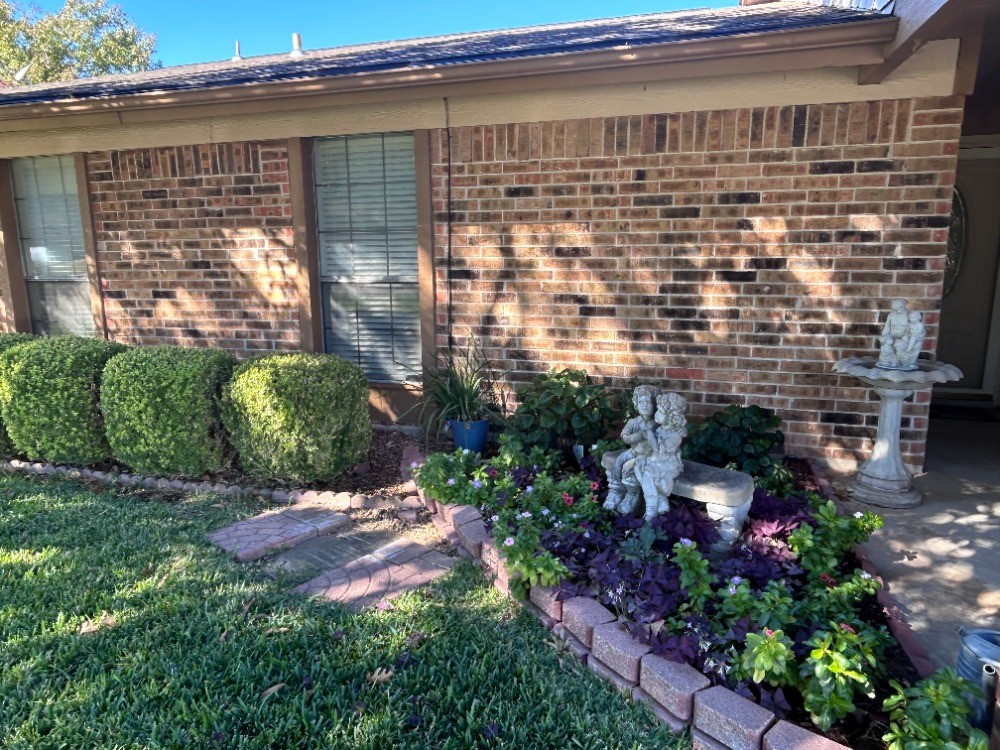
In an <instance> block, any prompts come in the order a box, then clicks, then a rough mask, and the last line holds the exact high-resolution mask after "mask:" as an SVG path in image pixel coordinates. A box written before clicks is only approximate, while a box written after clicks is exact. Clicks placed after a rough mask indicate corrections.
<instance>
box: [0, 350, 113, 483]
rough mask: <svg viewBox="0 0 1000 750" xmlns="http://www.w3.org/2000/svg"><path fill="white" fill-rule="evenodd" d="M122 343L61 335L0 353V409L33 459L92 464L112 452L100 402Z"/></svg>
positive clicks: (21, 447) (17, 444) (18, 443)
mask: <svg viewBox="0 0 1000 750" xmlns="http://www.w3.org/2000/svg"><path fill="white" fill-rule="evenodd" d="M125 348H126V347H124V346H122V345H121V344H113V343H110V342H108V341H102V340H101V339H93V338H79V337H76V336H57V337H53V338H39V339H36V340H34V341H31V342H28V343H25V344H23V345H19V346H13V347H11V348H9V349H8V350H7V351H6V352H4V353H3V354H2V355H0V411H2V413H3V420H4V423H5V424H6V426H7V431H8V434H9V435H10V439H11V441H12V442H13V444H14V446H15V447H16V448H17V450H19V451H20V452H22V453H23V454H24V455H26V456H27V457H28V458H30V459H34V460H37V459H43V460H45V461H52V462H53V463H68V464H80V465H84V466H86V465H89V464H94V463H97V462H98V461H104V460H106V459H107V458H109V457H110V455H111V449H110V447H109V446H108V442H107V439H106V438H105V436H104V420H103V417H102V415H101V410H100V408H99V405H98V398H99V395H98V394H99V389H100V382H101V373H102V372H103V371H104V366H105V364H106V363H107V361H108V360H109V359H111V357H113V356H114V355H116V354H119V353H120V352H123V351H125Z"/></svg>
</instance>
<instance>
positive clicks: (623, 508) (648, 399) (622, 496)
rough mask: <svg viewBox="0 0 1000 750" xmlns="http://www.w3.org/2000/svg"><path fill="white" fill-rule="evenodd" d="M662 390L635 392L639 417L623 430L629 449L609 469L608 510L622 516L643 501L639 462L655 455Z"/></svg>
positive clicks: (640, 388)
mask: <svg viewBox="0 0 1000 750" xmlns="http://www.w3.org/2000/svg"><path fill="white" fill-rule="evenodd" d="M659 393H660V391H659V389H657V388H655V387H654V386H651V385H640V386H638V387H637V388H636V389H635V390H634V391H632V405H633V406H634V407H635V410H636V411H637V412H638V415H637V416H635V417H632V419H630V420H628V421H627V422H626V423H625V427H623V428H622V441H623V442H624V443H625V445H626V446H628V447H627V448H626V449H625V450H624V451H622V452H621V454H619V455H618V457H617V458H616V459H615V463H614V465H613V466H612V467H611V468H609V469H608V497H607V499H606V500H605V501H604V507H605V508H607V509H608V510H613V511H616V512H618V513H631V512H632V511H633V510H635V506H636V503H637V502H638V501H639V481H638V479H637V478H636V476H635V465H636V459H638V458H643V457H647V456H650V455H652V454H653V450H654V446H655V443H656V421H655V420H654V419H653V414H654V411H655V405H656V397H657V396H658V395H659Z"/></svg>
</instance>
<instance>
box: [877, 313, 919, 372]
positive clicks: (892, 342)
mask: <svg viewBox="0 0 1000 750" xmlns="http://www.w3.org/2000/svg"><path fill="white" fill-rule="evenodd" d="M925 336H926V329H925V327H924V320H923V316H922V315H921V314H920V313H918V312H916V311H909V310H907V309H906V300H902V299H894V300H893V301H892V310H891V311H890V312H889V315H888V316H887V317H886V320H885V325H884V326H883V327H882V335H881V336H879V340H878V347H879V357H878V366H879V367H881V368H882V369H885V370H915V369H917V364H916V362H917V357H918V356H919V355H920V350H921V349H922V348H923V345H924V337H925Z"/></svg>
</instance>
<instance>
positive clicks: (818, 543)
mask: <svg viewBox="0 0 1000 750" xmlns="http://www.w3.org/2000/svg"><path fill="white" fill-rule="evenodd" d="M811 499H812V503H813V508H814V510H813V512H812V517H813V519H814V520H815V525H810V524H802V525H801V526H799V528H797V529H795V531H793V532H792V533H791V534H790V535H789V537H788V546H789V547H790V548H791V549H792V551H793V552H794V553H795V554H796V555H798V557H799V562H800V563H801V565H802V567H803V568H804V569H805V570H806V571H807V572H810V573H813V574H816V575H821V574H829V573H831V572H832V571H833V570H834V569H835V568H836V566H837V565H838V563H839V562H840V560H841V559H843V557H844V556H845V555H846V554H848V553H849V552H851V551H852V550H853V549H854V547H855V546H857V545H858V544H862V543H864V542H866V541H867V540H868V538H869V537H870V536H871V535H872V534H873V533H874V532H875V531H877V530H878V529H880V528H882V517H881V516H878V515H876V514H874V513H870V512H868V511H865V512H861V511H858V512H857V513H855V514H854V515H853V516H843V515H840V514H839V513H838V512H837V506H836V505H834V503H833V501H832V500H827V501H825V502H824V501H822V500H820V499H819V498H818V497H816V496H814V497H812V498H811Z"/></svg>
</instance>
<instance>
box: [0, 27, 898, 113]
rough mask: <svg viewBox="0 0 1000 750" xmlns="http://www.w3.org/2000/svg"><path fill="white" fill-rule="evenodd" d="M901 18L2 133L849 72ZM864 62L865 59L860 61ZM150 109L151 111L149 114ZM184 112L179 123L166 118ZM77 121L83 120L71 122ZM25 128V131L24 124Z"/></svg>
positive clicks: (131, 105)
mask: <svg viewBox="0 0 1000 750" xmlns="http://www.w3.org/2000/svg"><path fill="white" fill-rule="evenodd" d="M897 23H898V22H897V20H896V19H895V18H893V17H890V16H886V17H880V18H875V19H872V20H871V21H864V22H854V23H850V24H840V25H835V26H824V27H814V28H806V29H796V30H793V31H783V32H773V33H768V34H744V35H738V36H730V37H724V38H719V39H703V40H695V41H687V42H674V43H670V44H659V45H649V46H642V47H634V48H632V47H627V46H626V47H622V48H618V49H614V50H602V51H598V52H582V53H568V54H564V55H551V56H546V57H541V58H524V59H517V60H505V61H501V62H484V63H470V64H464V65H455V66H450V67H449V66H442V67H436V68H425V69H414V70H405V71H390V72H386V73H371V74H359V75H349V76H337V77H332V78H318V79H312V80H306V81H277V82H268V83H257V84H244V85H240V86H226V87H220V88H215V89H199V90H193V91H173V92H150V93H147V94H137V95H131V96H124V97H110V98H106V99H90V100H80V101H57V102H52V103H46V104H25V105H6V106H2V105H0V130H20V129H35V128H38V127H40V126H39V124H38V122H39V120H41V119H44V120H46V121H48V123H47V124H46V125H44V127H45V128H52V127H61V125H57V124H55V123H54V122H53V120H57V119H58V120H63V119H65V120H67V126H69V127H75V126H77V125H78V122H79V121H78V120H77V118H81V117H87V118H88V122H87V123H86V124H88V125H100V124H124V123H126V122H128V121H136V122H137V121H149V120H165V119H188V118H190V114H188V113H190V112H191V111H192V110H194V109H195V108H197V112H198V116H211V115H212V114H215V112H213V111H212V108H218V107H223V108H224V109H225V111H226V112H227V113H233V112H234V109H233V108H234V107H236V108H241V107H243V108H248V109H247V111H250V110H252V111H267V110H268V109H270V110H284V109H287V108H289V106H291V105H292V103H294V106H295V107H296V108H302V107H303V106H310V105H308V104H305V105H304V104H303V103H302V102H300V101H297V100H313V101H315V102H316V103H315V104H314V105H311V106H329V105H330V104H331V101H330V98H331V97H337V98H338V101H337V102H336V103H345V104H347V103H353V102H356V101H392V100H393V99H397V100H398V99H417V98H421V97H426V96H428V94H429V92H434V93H433V95H436V96H447V95H460V94H461V93H462V92H463V91H482V87H483V85H484V84H486V83H488V84H489V85H490V87H491V89H495V90H508V91H509V90H529V89H534V90H537V89H538V88H546V87H554V86H567V85H579V83H581V82H594V83H604V82H618V81H623V82H627V81H636V80H642V79H643V77H644V76H645V77H648V76H649V75H651V74H657V75H663V74H667V75H669V76H671V77H703V76H712V75H726V74H727V73H732V72H747V71H748V70H749V71H751V72H764V71H773V70H777V69H780V68H781V67H782V66H785V65H787V66H789V69H802V54H803V53H809V54H810V55H811V59H813V60H815V62H814V63H812V64H810V65H809V67H811V68H821V67H844V66H849V65H858V64H864V63H865V62H870V61H871V60H873V59H876V60H880V59H881V57H880V51H881V49H882V47H883V46H884V45H885V44H886V43H887V42H889V41H890V40H892V39H894V38H895V37H896V26H897ZM859 58H860V59H859ZM145 110H151V112H148V113H146V114H142V113H143V112H144V111H145ZM174 111H176V115H175V116H174V117H171V116H169V115H167V112H174ZM69 120H74V121H75V122H73V123H69V122H68V121H69ZM19 121H21V122H23V125H24V126H26V127H24V128H22V127H18V124H19Z"/></svg>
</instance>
